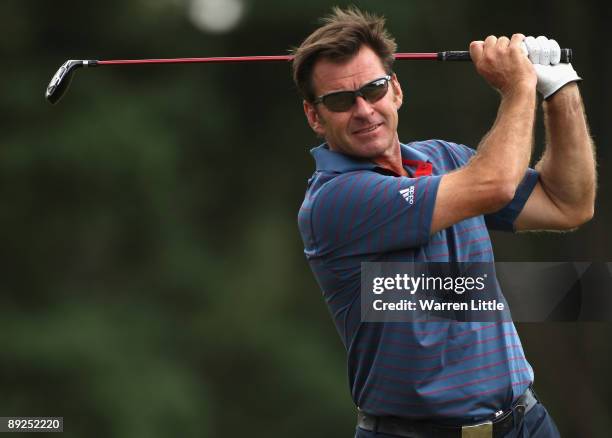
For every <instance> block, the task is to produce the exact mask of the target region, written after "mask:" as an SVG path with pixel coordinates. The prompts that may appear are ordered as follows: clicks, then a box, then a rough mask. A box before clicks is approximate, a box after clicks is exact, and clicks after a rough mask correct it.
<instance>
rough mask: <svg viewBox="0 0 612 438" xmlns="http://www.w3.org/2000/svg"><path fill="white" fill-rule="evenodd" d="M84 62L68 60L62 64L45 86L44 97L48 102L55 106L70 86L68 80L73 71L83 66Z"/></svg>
mask: <svg viewBox="0 0 612 438" xmlns="http://www.w3.org/2000/svg"><path fill="white" fill-rule="evenodd" d="M84 62H85V61H81V60H75V59H69V60H68V61H66V62H64V63H63V64H62V66H61V67H60V68H59V69H58V70H57V72H56V73H55V75H53V78H52V79H51V82H49V85H48V86H47V91H46V92H45V97H46V98H47V100H48V101H49V102H51V103H52V104H55V103H57V101H59V100H60V99H61V97H62V96H63V95H64V93H65V92H66V90H67V89H68V85H70V80H71V79H72V75H73V74H74V71H75V70H76V69H77V68H79V67H81V66H83V64H84Z"/></svg>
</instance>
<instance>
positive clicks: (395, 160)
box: [372, 140, 408, 176]
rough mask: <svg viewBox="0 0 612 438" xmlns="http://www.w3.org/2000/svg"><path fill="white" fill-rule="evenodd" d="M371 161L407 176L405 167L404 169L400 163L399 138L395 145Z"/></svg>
mask: <svg viewBox="0 0 612 438" xmlns="http://www.w3.org/2000/svg"><path fill="white" fill-rule="evenodd" d="M372 161H373V162H375V163H376V164H377V165H378V166H379V167H382V168H383V169H387V170H390V171H391V172H393V173H395V174H397V175H401V176H408V172H406V169H404V166H403V165H402V151H401V148H400V143H399V140H397V141H396V142H395V145H394V146H393V147H392V148H390V149H389V150H388V151H386V152H385V154H384V155H381V156H379V157H376V158H374V159H373V160H372Z"/></svg>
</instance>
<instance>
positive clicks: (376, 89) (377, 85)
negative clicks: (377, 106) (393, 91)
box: [361, 79, 389, 102]
mask: <svg viewBox="0 0 612 438" xmlns="http://www.w3.org/2000/svg"><path fill="white" fill-rule="evenodd" d="M388 89H389V82H388V81H387V80H385V79H381V80H378V81H375V82H372V83H371V84H368V85H366V86H365V87H363V89H362V91H361V92H362V94H363V97H364V98H365V99H366V100H367V101H368V102H376V101H377V100H380V99H382V98H383V97H384V96H385V94H387V90H388Z"/></svg>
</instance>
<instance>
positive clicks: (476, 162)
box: [431, 34, 537, 233]
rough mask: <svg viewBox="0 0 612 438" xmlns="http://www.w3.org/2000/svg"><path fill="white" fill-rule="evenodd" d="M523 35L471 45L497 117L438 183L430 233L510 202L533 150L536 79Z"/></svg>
mask: <svg viewBox="0 0 612 438" xmlns="http://www.w3.org/2000/svg"><path fill="white" fill-rule="evenodd" d="M523 39H524V36H523V35H521V34H515V35H513V36H512V39H511V40H509V39H508V38H506V37H500V38H499V39H498V38H496V37H494V36H489V37H488V38H487V39H486V40H485V41H484V42H482V41H474V42H472V44H471V45H470V54H471V57H472V60H473V61H474V65H475V67H476V70H477V71H478V73H479V74H480V75H481V76H483V77H484V78H485V80H486V81H487V82H488V83H489V84H490V85H491V86H493V87H494V88H496V89H497V90H498V91H499V92H500V94H501V103H500V106H499V110H498V114H497V118H496V120H495V123H494V124H493V127H492V128H491V130H490V131H489V132H488V134H487V135H486V136H485V137H484V138H483V139H482V141H481V143H480V145H479V146H478V150H477V153H476V155H475V156H474V157H473V158H472V160H470V162H469V163H468V164H467V165H466V166H464V167H463V168H461V169H460V170H457V171H455V172H451V173H449V174H447V175H445V176H444V177H442V180H441V182H440V186H439V189H438V194H437V198H436V204H435V207H434V212H433V218H432V225H431V232H432V233H434V232H436V231H438V230H441V229H444V228H447V227H449V226H450V225H452V224H454V223H457V222H459V221H461V220H463V219H466V218H469V217H473V216H478V215H481V214H486V213H492V212H494V211H497V210H499V209H501V208H502V207H503V206H505V205H506V204H507V203H509V202H510V201H511V200H512V198H513V197H514V193H515V192H516V189H517V187H518V185H519V184H520V182H521V180H522V179H523V177H524V175H525V171H526V170H527V166H528V165H529V160H530V157H531V151H532V146H533V125H534V119H535V108H536V83H537V76H536V73H535V69H534V67H533V64H532V63H531V62H530V61H529V59H528V58H527V56H525V53H524V51H523V49H522V47H521V44H522V42H523Z"/></svg>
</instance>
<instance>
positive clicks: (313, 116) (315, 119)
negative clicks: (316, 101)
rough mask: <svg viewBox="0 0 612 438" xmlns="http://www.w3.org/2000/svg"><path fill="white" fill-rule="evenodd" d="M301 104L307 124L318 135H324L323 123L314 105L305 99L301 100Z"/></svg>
mask: <svg viewBox="0 0 612 438" xmlns="http://www.w3.org/2000/svg"><path fill="white" fill-rule="evenodd" d="M303 105H304V114H306V118H307V119H308V124H309V125H310V127H311V128H312V130H313V131H314V132H315V133H316V134H317V135H318V136H319V137H324V136H325V129H324V128H323V125H322V123H321V119H320V118H319V113H318V112H317V109H316V107H315V106H314V105H313V104H312V103H310V102H308V101H306V100H304V101H303Z"/></svg>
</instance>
